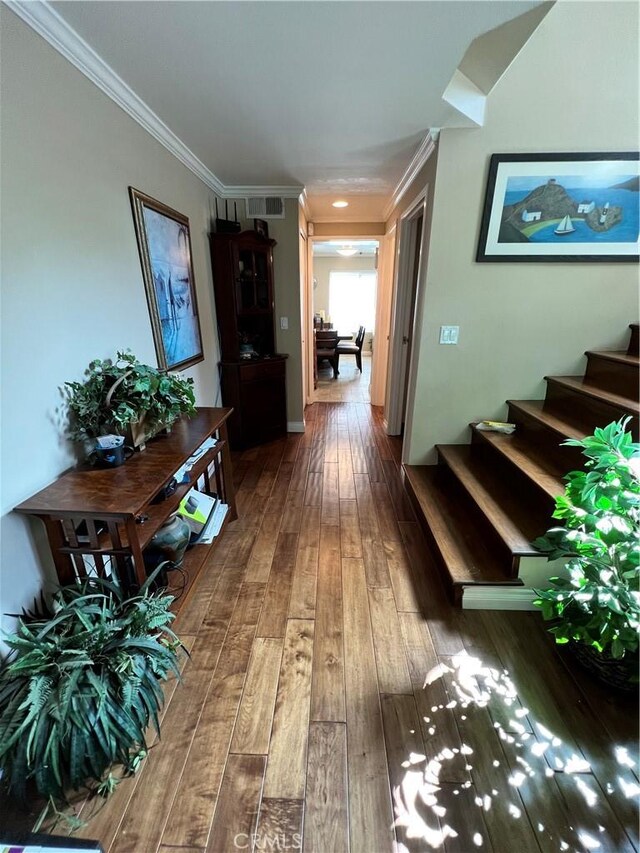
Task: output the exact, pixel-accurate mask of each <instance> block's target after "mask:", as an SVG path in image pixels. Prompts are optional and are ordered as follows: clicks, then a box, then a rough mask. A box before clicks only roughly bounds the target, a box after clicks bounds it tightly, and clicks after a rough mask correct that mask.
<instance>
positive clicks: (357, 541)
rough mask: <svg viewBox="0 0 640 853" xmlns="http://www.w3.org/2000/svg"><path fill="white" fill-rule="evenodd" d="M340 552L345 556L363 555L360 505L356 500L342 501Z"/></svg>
mask: <svg viewBox="0 0 640 853" xmlns="http://www.w3.org/2000/svg"><path fill="white" fill-rule="evenodd" d="M340 553H341V554H342V556H343V557H362V537H361V535H360V522H359V520H358V506H357V504H356V502H355V501H354V500H349V501H343V500H341V501H340Z"/></svg>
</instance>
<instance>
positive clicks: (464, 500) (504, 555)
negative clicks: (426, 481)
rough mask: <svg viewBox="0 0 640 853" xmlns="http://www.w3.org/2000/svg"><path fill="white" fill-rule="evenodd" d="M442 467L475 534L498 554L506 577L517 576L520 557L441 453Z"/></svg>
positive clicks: (444, 476)
mask: <svg viewBox="0 0 640 853" xmlns="http://www.w3.org/2000/svg"><path fill="white" fill-rule="evenodd" d="M439 461H440V467H441V468H442V476H443V478H444V479H446V481H447V483H448V486H449V488H450V490H451V492H452V493H453V494H456V495H457V497H458V500H459V502H460V505H461V506H464V507H465V511H466V513H467V515H468V518H469V526H470V529H471V530H473V535H474V536H475V537H476V538H477V539H479V540H481V541H482V542H483V543H484V545H485V547H487V548H488V549H489V550H490V551H492V552H493V553H495V554H496V557H497V559H498V561H499V563H500V565H501V566H502V568H503V569H504V573H505V576H506V577H511V578H515V577H517V576H518V566H519V560H520V558H519V557H518V556H517V555H516V554H513V553H512V551H511V550H510V548H509V547H508V546H507V545H506V544H505V542H504V541H503V539H502V538H501V536H500V534H499V533H498V532H497V531H496V530H495V528H494V527H493V526H492V525H491V522H490V520H489V519H487V517H486V516H485V515H484V513H483V512H482V510H481V509H480V508H479V507H478V504H477V503H476V502H475V501H474V499H473V498H472V497H471V496H470V495H469V493H468V492H467V490H466V489H465V487H464V485H463V484H462V483H460V481H459V480H458V478H457V477H456V474H455V472H454V471H452V470H451V469H450V468H449V466H448V465H447V463H446V460H444V459H443V458H442V457H441V456H440V455H439Z"/></svg>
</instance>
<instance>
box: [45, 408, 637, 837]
mask: <svg viewBox="0 0 640 853" xmlns="http://www.w3.org/2000/svg"><path fill="white" fill-rule="evenodd" d="M307 415H308V421H307V423H308V428H307V432H306V433H305V434H304V435H290V436H289V437H288V438H287V439H286V440H283V441H278V442H274V443H272V444H269V445H265V446H262V447H259V448H255V449H252V450H248V451H245V452H244V453H241V454H236V455H235V458H234V466H235V477H236V480H237V484H238V510H239V514H240V518H239V520H238V521H237V522H234V523H232V524H231V525H230V526H229V528H228V530H227V532H226V533H225V535H224V538H223V540H222V541H221V543H220V545H219V547H218V548H217V550H216V551H215V552H213V553H211V554H210V555H209V556H208V557H206V556H205V566H204V568H203V571H202V573H201V575H200V578H199V580H198V582H197V584H196V585H195V587H194V589H193V592H192V594H191V596H190V598H189V599H188V600H187V601H186V602H185V605H184V607H183V608H182V609H181V611H180V614H179V617H178V619H177V620H176V625H175V628H176V631H177V633H178V634H179V635H180V636H181V637H182V639H183V641H184V643H185V644H186V645H187V647H188V648H189V649H190V651H191V658H190V659H189V661H188V662H187V663H186V664H185V667H184V680H183V683H182V684H181V685H179V686H178V687H176V685H175V683H173V684H171V685H169V687H168V688H167V702H168V704H167V707H166V709H165V711H164V715H163V716H164V719H163V728H162V741H161V742H160V743H157V744H156V745H155V746H154V747H153V748H152V750H151V752H150V755H149V757H148V758H147V760H146V761H145V762H144V763H143V765H142V768H141V771H140V772H139V774H138V775H137V776H136V777H134V778H132V779H126V780H124V781H123V782H122V783H121V784H120V786H119V787H118V788H117V790H116V792H115V794H114V795H113V797H112V798H111V799H110V800H108V801H107V802H106V803H105V804H104V805H103V804H101V803H100V804H98V809H97V811H96V814H95V817H94V819H93V820H92V821H91V822H90V823H89V824H88V825H87V826H86V827H84V828H83V829H82V830H81V832H80V835H82V836H84V837H88V838H94V839H95V838H97V839H99V840H100V841H101V843H102V844H103V846H104V849H105V851H110V853H156V851H161V853H204V851H205V850H206V851H211V853H232V851H234V850H251V851H263V850H269V851H271V850H292V851H295V850H304V851H306V853H312V851H315V853H338V851H351V853H387V851H389V853H390V851H392V850H393V849H396V850H398V851H427V850H433V849H436V850H445V851H465V853H469V851H471V850H476V849H481V850H483V851H489V850H493V851H496V853H516V851H517V853H534V851H535V852H536V853H537V851H539V850H542V851H562V850H570V851H575V850H580V851H584V850H601V851H627V850H628V851H632V850H633V849H634V847H633V845H632V844H631V841H630V838H629V836H631V837H633V838H636V826H637V820H636V810H635V805H634V799H635V797H636V796H637V793H638V790H639V788H638V781H637V777H636V775H635V774H636V773H637V768H635V766H634V756H635V746H634V744H635V737H636V728H637V727H636V708H635V704H634V701H633V700H630V701H629V700H625V699H623V698H619V697H612V696H611V695H609V694H608V693H607V692H606V691H603V690H601V689H599V688H598V687H596V686H594V685H593V684H591V683H590V682H589V680H588V679H587V678H585V677H584V676H583V674H582V673H581V672H580V671H579V670H576V671H574V668H573V667H572V665H571V664H570V663H569V662H568V661H567V662H566V664H567V665H566V666H565V662H564V661H563V660H562V659H561V657H560V656H559V654H558V653H557V652H556V650H555V648H554V647H553V644H552V642H551V641H550V638H549V636H548V635H547V634H546V633H545V632H544V631H543V629H542V626H541V622H540V619H539V618H538V616H537V614H530V613H496V612H492V613H481V612H477V611H476V612H474V611H460V610H456V609H454V608H452V607H451V606H450V605H449V603H448V602H447V600H446V599H445V597H444V594H443V591H442V587H441V586H440V583H439V581H438V579H437V576H436V574H435V571H434V566H433V565H432V563H431V560H430V558H429V557H428V554H427V551H426V546H425V544H424V542H423V540H422V537H421V534H420V531H419V528H418V526H417V523H416V522H415V520H414V517H413V513H412V510H411V508H410V506H409V504H408V501H407V498H406V495H405V494H404V491H403V488H402V484H401V480H400V475H399V468H398V456H399V450H400V448H399V443H398V441H397V440H394V439H389V438H388V437H387V436H386V435H385V434H384V432H383V429H382V425H381V413H380V411H379V410H377V409H374V408H372V407H370V406H368V405H364V404H353V403H352V404H317V405H315V406H313V407H310V408H309V409H307ZM205 555H206V552H205ZM198 557H199V559H202V552H199V551H198V549H192V550H191V551H190V552H188V558H189V559H190V560H195V559H198ZM425 681H427V682H428V683H427V684H426V686H425ZM94 806H95V804H88V805H87V806H86V807H85V808H84V809H83V810H82V811H81V817H83V818H85V817H87V816H88V815H89V814H90V812H91V811H92V810H93V809H94ZM623 827H625V829H623ZM625 830H626V831H625ZM57 831H59V832H60V831H61V830H60V829H58V830H57ZM627 833H628V835H627ZM396 839H397V843H398V846H397V847H396V848H394V843H395V840H396ZM636 843H637V841H636Z"/></svg>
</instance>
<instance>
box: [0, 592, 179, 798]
mask: <svg viewBox="0 0 640 853" xmlns="http://www.w3.org/2000/svg"><path fill="white" fill-rule="evenodd" d="M152 579H153V576H152V577H151V578H150V581H151V580H152ZM150 581H147V583H146V584H145V585H144V587H142V589H141V591H140V594H139V595H137V596H135V597H132V598H126V597H125V596H124V594H123V592H122V590H121V588H120V586H119V585H118V584H117V582H115V581H114V580H106V579H101V578H86V579H84V581H82V582H80V583H77V584H74V585H71V586H66V587H62V588H61V589H60V590H59V591H58V592H57V593H56V595H55V598H54V607H53V608H52V610H51V612H47V608H46V607H45V606H44V604H43V605H42V606H41V607H39V608H36V612H34V613H23V615H22V616H21V617H20V619H19V622H18V627H17V630H16V632H15V633H14V634H12V635H10V636H9V638H8V640H7V645H8V646H9V647H10V649H11V651H10V653H9V656H8V658H7V659H6V661H5V662H4V663H3V665H2V667H1V668H0V767H1V768H2V770H3V775H4V776H5V778H6V779H7V780H8V782H9V785H10V787H11V789H12V790H14V791H15V792H16V793H17V794H18V795H21V796H23V797H24V794H25V788H26V783H27V781H29V780H33V782H35V786H36V787H37V790H38V792H39V793H40V794H42V795H43V796H45V797H49V798H50V801H51V802H55V800H59V799H64V797H65V794H66V792H67V791H69V790H70V789H75V790H77V789H79V788H81V787H85V786H86V787H88V788H89V789H90V790H93V791H95V792H97V793H99V794H102V795H107V794H109V793H110V792H111V791H112V790H113V788H114V787H115V784H116V781H117V780H116V778H115V777H114V776H113V775H112V773H111V772H110V768H111V767H112V766H113V765H114V764H121V765H124V768H125V772H133V771H134V770H135V769H136V767H137V765H138V764H139V762H140V761H141V760H142V758H143V757H144V755H145V754H146V751H147V744H146V740H145V729H146V727H147V725H148V724H149V721H150V720H152V721H153V723H154V726H155V728H156V731H158V733H159V722H158V711H159V709H160V708H161V706H162V702H163V693H162V688H161V686H160V683H159V682H160V680H162V679H166V677H167V675H168V674H169V673H170V672H172V671H173V672H174V673H176V675H177V674H178V666H177V653H178V649H179V648H180V646H181V644H180V641H179V640H178V638H177V637H176V635H175V634H174V633H173V632H172V631H171V630H170V628H169V627H168V626H169V624H170V622H171V621H172V619H173V614H172V613H171V612H170V611H169V606H170V604H171V602H172V601H173V598H172V597H171V596H167V595H162V594H154V593H150V592H149V583H150ZM108 771H109V772H108Z"/></svg>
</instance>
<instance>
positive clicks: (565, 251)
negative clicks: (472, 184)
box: [476, 152, 640, 262]
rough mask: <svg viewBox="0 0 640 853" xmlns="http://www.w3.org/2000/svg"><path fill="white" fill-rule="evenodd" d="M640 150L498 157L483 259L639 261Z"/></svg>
mask: <svg viewBox="0 0 640 853" xmlns="http://www.w3.org/2000/svg"><path fill="white" fill-rule="evenodd" d="M639 255H640V160H639V155H638V152H608V153H601V154H493V155H492V157H491V162H490V164H489V178H488V181H487V193H486V197H485V203H484V212H483V216H482V223H481V227H480V240H479V243H478V252H477V255H476V260H477V261H507V262H513V261H554V262H557V261H608V262H611V261H627V262H629V261H631V262H633V261H635V262H637V261H638V258H639Z"/></svg>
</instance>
